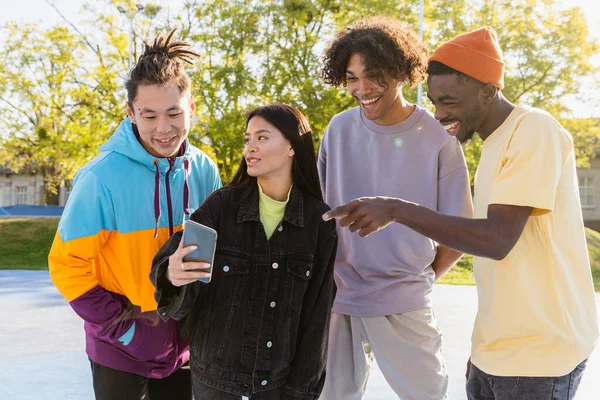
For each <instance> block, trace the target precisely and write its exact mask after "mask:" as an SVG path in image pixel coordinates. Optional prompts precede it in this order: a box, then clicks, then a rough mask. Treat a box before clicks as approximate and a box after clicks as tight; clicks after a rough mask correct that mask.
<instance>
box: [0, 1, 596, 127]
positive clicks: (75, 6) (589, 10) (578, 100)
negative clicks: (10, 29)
mask: <svg viewBox="0 0 600 400" xmlns="http://www.w3.org/2000/svg"><path fill="white" fill-rule="evenodd" d="M48 1H50V2H52V3H54V4H55V5H56V7H58V8H59V9H60V11H61V12H62V13H63V14H64V15H65V17H67V18H68V19H69V20H70V21H74V22H77V21H78V20H79V11H80V9H81V6H82V5H83V4H84V3H85V2H84V1H82V0H18V1H15V2H12V4H11V6H10V7H4V8H3V9H2V12H1V13H0V25H4V24H5V23H6V22H8V21H17V22H24V23H37V24H40V25H41V26H51V25H53V24H56V23H59V22H62V19H61V17H60V16H59V15H58V13H57V12H56V11H55V10H54V9H53V8H52V7H51V6H50V5H49V4H48ZM425 1H427V0H425ZM558 2H559V4H560V7H565V8H567V7H577V6H578V7H581V9H582V10H583V13H584V15H585V18H586V20H587V23H588V28H589V31H590V34H591V35H592V36H593V37H595V38H597V39H598V40H600V0H558ZM140 3H142V4H144V3H153V4H158V5H161V6H162V7H163V9H165V10H167V9H168V10H170V11H171V13H175V12H177V10H179V9H180V7H181V5H182V4H183V3H184V0H151V1H140ZM122 27H123V30H127V29H128V23H127V20H126V19H125V17H123V21H122ZM0 39H1V36H0ZM592 62H593V63H594V64H595V65H596V66H598V67H600V54H598V55H596V57H594V58H593V60H592ZM598 79H599V80H600V74H599V76H598ZM598 89H600V88H599V87H598V85H597V84H596V83H595V82H594V80H593V79H588V80H585V81H584V82H583V85H582V89H581V91H580V93H579V94H577V95H573V96H569V97H568V98H566V99H565V102H566V104H567V106H569V107H570V108H571V109H572V110H573V116H574V117H578V118H579V117H595V118H600V90H598Z"/></svg>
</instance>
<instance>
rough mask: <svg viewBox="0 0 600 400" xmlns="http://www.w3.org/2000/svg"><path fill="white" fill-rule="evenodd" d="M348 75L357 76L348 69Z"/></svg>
mask: <svg viewBox="0 0 600 400" xmlns="http://www.w3.org/2000/svg"><path fill="white" fill-rule="evenodd" d="M346 75H352V76H356V74H355V73H354V72H352V71H349V70H346Z"/></svg>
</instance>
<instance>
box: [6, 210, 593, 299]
mask: <svg viewBox="0 0 600 400" xmlns="http://www.w3.org/2000/svg"><path fill="white" fill-rule="evenodd" d="M57 225H58V218H19V219H0V269H48V260H47V258H48V252H49V251H50V246H51V245H52V240H53V239H54V234H55V232H56V227H57ZM586 237H587V242H588V251H589V255H590V263H591V266H592V276H593V278H594V288H595V289H596V291H597V292H600V233H598V232H596V231H594V230H591V229H587V228H586ZM439 283H445V284H451V285H474V284H475V281H474V279H473V257H471V256H463V258H461V260H460V261H459V262H458V264H457V265H456V266H455V267H454V268H452V270H450V272H448V273H447V274H446V275H444V276H443V277H442V279H440V281H439Z"/></svg>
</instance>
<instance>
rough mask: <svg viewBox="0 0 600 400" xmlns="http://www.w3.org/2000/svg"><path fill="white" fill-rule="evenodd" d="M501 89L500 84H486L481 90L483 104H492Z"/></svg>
mask: <svg viewBox="0 0 600 400" xmlns="http://www.w3.org/2000/svg"><path fill="white" fill-rule="evenodd" d="M499 90H500V89H498V86H496V85H494V84H493V83H488V84H487V85H484V86H483V87H482V88H481V90H480V91H479V94H480V96H481V100H482V101H483V104H491V103H492V102H493V101H494V99H495V98H496V95H497V94H498V91H499Z"/></svg>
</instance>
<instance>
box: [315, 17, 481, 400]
mask: <svg viewBox="0 0 600 400" xmlns="http://www.w3.org/2000/svg"><path fill="white" fill-rule="evenodd" d="M426 68H427V49H426V47H425V45H424V43H423V42H422V41H420V40H419V38H418V37H417V36H416V35H415V34H414V33H413V32H412V31H411V30H410V29H409V28H408V27H407V26H406V25H404V24H402V23H401V22H399V21H397V20H394V19H391V18H382V17H376V18H369V19H365V20H362V21H359V22H358V23H357V24H356V25H355V26H353V27H352V28H346V29H344V30H342V31H341V32H339V33H338V34H337V35H336V37H335V38H334V40H333V41H332V42H331V43H330V44H329V45H328V47H327V49H326V51H325V57H324V67H323V71H322V75H323V77H324V79H325V81H326V82H327V83H329V84H332V85H334V86H341V85H344V86H346V87H347V89H348V93H349V94H350V95H351V96H352V97H354V99H355V100H356V102H357V104H358V107H355V108H353V109H351V110H348V111H345V112H342V113H341V114H338V115H336V116H334V117H333V119H332V120H331V122H330V124H329V127H328V128H327V132H326V133H325V136H324V138H323V142H322V144H321V149H320V153H319V160H318V165H319V173H320V178H321V184H322V187H323V194H324V196H325V201H326V203H327V204H328V205H329V206H331V207H337V206H339V205H342V204H345V203H346V202H348V201H350V200H352V199H355V198H356V197H359V196H397V197H404V198H408V199H410V200H412V201H415V202H418V203H420V204H424V205H425V206H426V207H429V208H430V209H432V210H436V211H439V212H443V213H448V214H452V215H456V216H461V217H471V214H472V201H471V193H470V187H469V176H468V172H467V167H466V163H465V159H464V156H463V153H462V150H461V148H460V146H458V145H457V144H456V142H455V140H454V139H452V138H450V137H449V136H448V135H446V132H445V131H444V129H443V128H442V126H441V125H440V124H439V123H438V122H437V121H436V120H435V119H434V118H433V116H432V115H430V114H429V113H427V112H426V111H425V110H424V109H422V108H420V107H418V106H415V105H413V104H410V103H409V102H408V101H407V100H406V99H405V98H404V97H403V95H402V89H403V87H404V85H405V84H410V85H413V86H414V85H416V84H418V83H419V82H420V81H422V80H423V78H424V75H425V70H426ZM338 236H339V246H338V252H337V259H336V264H335V280H336V283H337V287H338V292H337V296H336V299H335V303H334V305H333V315H332V317H331V328H330V335H329V353H328V366H327V378H326V382H325V387H324V389H323V394H322V397H321V398H322V399H325V400H330V399H340V400H342V399H343V400H354V399H357V400H358V399H361V398H362V397H363V394H364V391H365V387H366V383H367V379H368V375H369V369H370V365H371V362H372V360H373V358H376V359H377V361H378V365H379V367H380V368H381V370H382V372H383V375H384V377H385V378H386V380H387V382H388V383H389V384H390V386H391V387H392V389H393V390H394V391H395V392H396V393H397V394H398V396H399V397H400V398H402V399H404V400H441V399H445V398H446V391H447V387H448V376H447V371H446V367H445V365H444V360H443V357H442V354H441V345H442V338H441V333H440V330H439V328H438V325H437V322H436V320H435V317H434V315H433V311H432V308H431V291H432V286H433V283H434V281H435V280H436V279H438V278H439V277H441V276H442V275H443V274H444V273H446V272H447V271H448V270H449V269H450V268H451V267H452V266H453V265H454V263H456V261H457V260H458V259H459V258H460V256H461V253H459V252H456V251H453V250H451V249H449V248H447V247H445V246H441V245H438V244H437V243H436V242H434V241H432V240H430V239H428V238H426V237H425V236H422V235H420V234H418V233H416V232H414V231H412V230H411V229H408V228H406V227H404V226H402V225H399V224H397V225H395V226H392V227H390V228H388V229H386V230H384V231H381V232H378V233H376V234H374V235H373V236H372V237H370V238H368V239H363V238H360V237H358V235H353V234H351V233H350V231H348V230H347V229H343V230H339V229H338Z"/></svg>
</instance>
